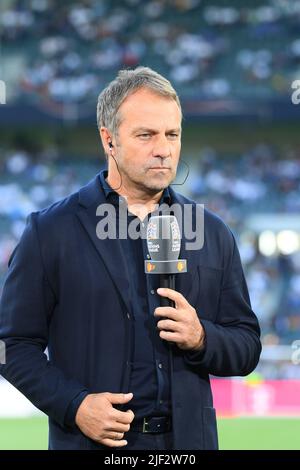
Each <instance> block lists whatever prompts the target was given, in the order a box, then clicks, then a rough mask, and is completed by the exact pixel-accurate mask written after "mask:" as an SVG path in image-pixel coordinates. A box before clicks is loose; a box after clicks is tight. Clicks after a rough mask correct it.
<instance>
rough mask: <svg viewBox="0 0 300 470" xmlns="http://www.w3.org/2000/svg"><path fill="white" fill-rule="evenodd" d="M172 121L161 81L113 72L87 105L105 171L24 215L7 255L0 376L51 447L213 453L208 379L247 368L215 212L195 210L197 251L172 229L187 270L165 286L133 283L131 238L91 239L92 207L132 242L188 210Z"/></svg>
mask: <svg viewBox="0 0 300 470" xmlns="http://www.w3.org/2000/svg"><path fill="white" fill-rule="evenodd" d="M181 118H182V114H181V107H180V102H179V99H178V96H177V94H176V92H175V90H174V89H173V87H172V86H171V84H170V82H169V81H168V80H166V79H165V78H164V77H162V76H161V75H159V74H157V73H156V72H154V71H153V70H151V69H149V68H147V67H138V68H137V69H135V70H123V71H121V72H119V74H118V77H117V78H116V79H115V80H114V81H113V82H111V83H110V84H109V85H108V86H107V88H105V89H104V90H103V91H102V93H101V94H100V96H99V100H98V126H99V131H100V135H101V139H102V144H103V147H104V150H105V153H106V155H107V158H108V172H106V171H104V172H101V173H100V174H99V175H97V176H96V177H95V179H94V180H93V181H91V182H90V183H89V184H87V185H86V186H85V187H83V188H82V189H81V190H80V191H79V192H78V193H75V194H73V195H71V196H70V197H68V198H66V199H64V200H63V201H60V202H58V203H56V204H54V205H53V206H51V207H50V208H47V209H45V210H43V211H40V212H37V213H34V214H32V215H31V217H30V220H29V223H28V225H27V228H26V229H25V232H24V234H23V236H22V238H21V241H20V243H19V245H18V247H17V249H16V250H15V252H14V253H13V256H12V259H11V261H10V267H9V272H8V276H7V280H6V283H5V286H4V291H3V296H2V301H1V316H0V338H1V339H2V340H3V341H4V342H5V344H6V356H7V359H6V365H4V366H2V369H1V373H2V374H3V376H4V377H6V379H7V380H8V381H10V382H11V383H12V384H13V385H14V386H16V387H17V388H18V389H19V390H20V391H21V392H22V393H24V395H26V396H27V397H28V398H29V399H30V400H31V401H32V403H34V405H35V406H37V407H38V408H40V409H41V410H42V411H44V412H45V413H46V414H47V415H48V416H49V430H50V432H49V448H50V449H109V448H112V449H116V448H118V449H129V450H132V449H158V450H159V449H216V448H217V446H218V443H217V427H216V417H215V410H214V408H213V403H212V394H211V389H210V383H209V374H214V375H217V376H230V375H246V374H249V373H250V372H251V371H252V370H253V369H254V368H255V367H256V364H257V362H258V359H259V355H260V350H261V346H260V340H259V326H258V323H257V319H256V317H255V315H254V313H253V312H252V310H251V307H250V301H249V297H248V292H247V287H246V283H245V279H244V275H243V271H242V267H241V262H240V258H239V254H238V249H237V247H236V243H235V240H234V238H233V236H232V234H231V232H230V230H229V229H228V228H227V226H226V225H225V224H224V223H223V222H222V221H221V220H220V219H219V218H218V217H216V216H215V215H213V214H212V213H210V212H209V211H205V214H204V245H203V248H202V249H198V250H188V249H187V248H186V246H187V245H186V244H185V241H186V240H185V238H184V234H183V239H182V249H181V258H186V259H187V266H188V272H187V273H184V274H180V275H178V276H177V279H176V290H172V289H160V290H159V291H158V290H157V289H158V287H159V281H158V276H149V275H145V274H144V260H145V259H147V256H148V257H149V254H148V252H147V245H146V241H145V239H144V238H143V237H142V236H140V237H138V238H135V239H133V238H130V237H123V238H122V237H115V236H108V237H106V238H105V237H101V236H100V235H101V234H100V235H99V233H100V232H101V230H99V227H100V228H101V223H102V222H103V221H104V220H105V214H104V212H105V211H103V210H102V208H103V207H105V208H107V207H113V208H114V209H116V210H115V214H116V218H115V221H114V223H115V228H120V226H121V225H122V224H123V226H124V223H125V226H126V227H127V228H128V227H129V225H130V224H132V223H135V224H136V227H137V230H138V229H140V233H143V232H144V228H145V222H146V218H147V216H149V215H150V214H153V213H156V212H157V211H158V209H159V207H158V204H159V205H162V204H167V205H172V204H179V205H180V207H182V209H183V210H184V207H185V205H186V204H189V205H190V204H192V206H193V207H194V208H195V206H196V205H195V203H193V202H192V201H190V200H188V199H186V198H185V197H183V196H181V195H180V194H177V193H175V192H174V191H173V189H172V188H171V187H170V184H171V182H172V181H173V180H174V179H175V175H176V170H177V165H178V161H179V156H180V143H181ZM121 207H123V208H124V207H125V214H126V217H124V210H123V212H122V211H120V210H119V209H120V208H121ZM122 214H123V215H122ZM99 224H100V225H99ZM162 297H167V298H169V299H171V300H173V301H174V302H175V308H173V307H160V299H161V298H162ZM171 344H172V345H173V346H172V347H170V345H171ZM47 346H48V351H49V358H47V357H46V355H45V353H44V351H45V349H46V347H47Z"/></svg>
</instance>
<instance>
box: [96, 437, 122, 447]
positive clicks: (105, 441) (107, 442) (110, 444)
mask: <svg viewBox="0 0 300 470" xmlns="http://www.w3.org/2000/svg"><path fill="white" fill-rule="evenodd" d="M101 444H104V445H105V446H108V447H124V446H127V444H128V442H127V441H126V440H125V439H122V440H121V441H115V440H113V439H103V440H102V441H101Z"/></svg>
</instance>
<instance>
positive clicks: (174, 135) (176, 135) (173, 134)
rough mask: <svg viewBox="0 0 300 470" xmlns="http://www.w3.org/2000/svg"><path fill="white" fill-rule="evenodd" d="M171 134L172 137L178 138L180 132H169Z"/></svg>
mask: <svg viewBox="0 0 300 470" xmlns="http://www.w3.org/2000/svg"><path fill="white" fill-rule="evenodd" d="M169 136H170V137H171V138H172V139H177V137H178V134H176V133H175V132H172V133H171V134H169Z"/></svg>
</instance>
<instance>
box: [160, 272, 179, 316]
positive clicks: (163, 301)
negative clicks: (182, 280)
mask: <svg viewBox="0 0 300 470" xmlns="http://www.w3.org/2000/svg"><path fill="white" fill-rule="evenodd" d="M159 278H160V279H159V286H160V287H164V288H168V289H173V290H175V274H160V275H159ZM160 306H161V307H173V308H175V302H174V300H171V299H168V298H167V297H161V298H160Z"/></svg>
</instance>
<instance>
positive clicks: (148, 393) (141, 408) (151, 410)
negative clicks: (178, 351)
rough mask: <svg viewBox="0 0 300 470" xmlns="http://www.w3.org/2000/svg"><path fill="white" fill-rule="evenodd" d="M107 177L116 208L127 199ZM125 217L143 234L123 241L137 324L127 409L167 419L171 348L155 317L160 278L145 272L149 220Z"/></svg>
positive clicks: (165, 197)
mask: <svg viewBox="0 0 300 470" xmlns="http://www.w3.org/2000/svg"><path fill="white" fill-rule="evenodd" d="M106 177H107V172H106V171H105V170H104V171H102V172H101V173H100V183H101V186H102V189H103V191H104V193H105V196H106V199H107V202H108V203H112V204H114V205H115V206H116V207H118V206H119V204H120V203H123V204H124V199H123V198H122V197H120V196H119V195H118V194H117V193H116V192H115V191H114V190H113V189H112V188H111V187H110V186H109V184H108V183H107V182H106V180H105V178H106ZM159 203H160V204H162V203H167V204H170V203H171V200H170V193H169V190H168V188H166V189H165V190H164V191H163V194H162V197H161V200H160V202H159ZM125 204H126V202H125ZM126 207H127V206H126ZM123 214H124V213H123ZM125 214H126V216H127V217H124V221H125V222H126V223H127V226H128V225H129V224H134V226H135V227H136V232H137V233H138V232H139V231H140V232H141V235H142V236H140V237H139V238H137V239H131V238H129V237H127V238H126V239H123V240H120V243H121V247H122V249H123V253H124V255H125V257H126V260H127V266H128V270H129V275H130V302H131V312H132V315H133V321H134V347H133V357H132V362H131V375H130V386H129V391H130V392H132V393H133V399H132V400H131V401H130V402H129V403H128V405H126V407H125V409H132V411H133V412H134V414H135V418H137V419H138V418H141V417H149V416H168V415H170V414H171V397H170V378H169V346H168V344H167V342H166V341H163V340H162V339H161V338H160V337H159V331H158V329H157V327H156V324H157V321H159V320H158V319H157V318H156V317H154V310H155V308H156V307H159V305H160V296H159V295H158V294H157V292H156V290H157V288H158V287H159V276H155V275H147V274H145V271H144V260H146V259H147V258H148V256H149V255H148V249H147V241H146V236H145V234H146V229H147V218H146V219H145V220H144V221H140V219H138V217H136V216H135V215H133V214H131V213H130V212H128V211H127V210H126V211H125ZM116 215H117V230H118V225H119V224H120V220H118V216H119V212H118V210H117V211H116ZM120 217H122V215H120ZM117 233H118V232H117Z"/></svg>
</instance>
